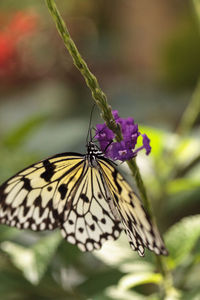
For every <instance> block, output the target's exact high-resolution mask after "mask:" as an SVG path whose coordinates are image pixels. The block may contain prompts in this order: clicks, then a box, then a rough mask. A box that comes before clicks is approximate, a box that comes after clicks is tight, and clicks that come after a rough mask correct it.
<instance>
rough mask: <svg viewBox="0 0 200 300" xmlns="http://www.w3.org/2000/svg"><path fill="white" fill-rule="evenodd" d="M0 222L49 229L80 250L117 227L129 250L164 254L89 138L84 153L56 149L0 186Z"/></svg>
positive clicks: (94, 244) (148, 224) (112, 168)
mask: <svg viewBox="0 0 200 300" xmlns="http://www.w3.org/2000/svg"><path fill="white" fill-rule="evenodd" d="M0 223H2V224H7V225H9V226H14V227H17V228H19V229H32V230H37V231H41V230H47V229H48V230H53V229H55V228H60V230H61V233H62V235H63V237H64V238H65V239H66V240H67V241H68V242H70V243H72V244H76V245H77V246H78V247H79V248H80V249H81V250H82V251H92V250H95V249H99V248H100V247H101V246H102V244H103V243H104V242H105V241H106V240H115V239H117V238H118V237H119V235H120V233H121V231H122V230H124V231H125V232H126V234H127V236H128V239H129V243H130V245H131V247H132V248H133V250H136V251H138V253H139V255H141V256H143V255H144V248H145V247H146V248H148V249H150V250H152V251H154V252H155V253H156V254H164V255H165V254H167V250H166V249H165V246H164V243H163V241H162V239H161V237H160V235H159V232H158V230H157V227H156V226H155V225H154V224H153V223H152V222H151V221H150V219H149V217H148V215H147V214H146V212H145V210H144V208H143V206H142V204H141V202H140V200H139V199H138V197H137V196H136V194H135V193H134V191H133V190H132V188H131V187H130V186H129V184H128V183H127V182H126V181H125V179H124V178H123V176H122V175H121V174H120V173H119V172H118V170H117V169H116V167H115V165H114V164H113V163H112V162H111V161H110V160H109V159H107V158H106V157H105V156H104V154H103V153H102V152H101V150H100V149H99V148H98V147H97V146H96V145H95V144H94V143H92V142H89V143H88V144H87V152H86V154H85V155H83V154H78V153H62V154H58V155H55V156H53V157H50V158H48V159H45V160H43V161H41V162H38V163H36V164H33V165H31V166H30V167H28V168H26V169H24V170H22V171H20V172H19V173H17V174H16V175H15V176H13V177H11V178H10V179H8V180H7V181H6V182H5V183H4V184H3V185H2V186H1V187H0Z"/></svg>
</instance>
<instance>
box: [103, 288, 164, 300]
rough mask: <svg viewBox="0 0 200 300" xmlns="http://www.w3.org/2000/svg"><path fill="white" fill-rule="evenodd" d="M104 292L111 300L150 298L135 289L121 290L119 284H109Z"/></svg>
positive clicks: (142, 299) (141, 299) (143, 299)
mask: <svg viewBox="0 0 200 300" xmlns="http://www.w3.org/2000/svg"><path fill="white" fill-rule="evenodd" d="M105 294H106V295H108V296H109V299H112V300H145V299H148V300H150V298H149V297H148V298H147V297H145V296H144V295H142V294H139V293H137V292H136V291H130V290H122V289H120V287H119V286H110V287H109V288H107V289H106V290H105ZM155 299H158V298H154V300H155ZM99 300H101V299H99Z"/></svg>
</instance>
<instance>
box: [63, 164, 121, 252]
mask: <svg viewBox="0 0 200 300" xmlns="http://www.w3.org/2000/svg"><path fill="white" fill-rule="evenodd" d="M110 201H111V199H110V196H109V194H108V191H107V188H106V186H105V184H104V180H103V179H102V175H101V173H100V172H99V170H98V169H96V168H94V167H90V166H89V164H88V161H87V160H86V161H85V166H84V174H83V176H82V178H81V180H80V183H79V184H78V187H77V189H76V191H75V193H74V196H73V200H72V204H71V207H70V209H69V210H66V211H65V217H64V218H65V220H66V221H65V222H64V223H63V224H62V230H61V232H62V234H63V236H64V237H65V238H66V240H67V241H69V242H70V243H72V244H76V245H77V246H78V247H79V248H80V249H81V250H82V251H93V250H95V249H99V248H100V247H101V246H102V244H103V243H104V242H105V241H106V240H115V239H117V238H118V237H119V235H120V232H121V224H120V223H121V222H120V220H117V219H116V217H115V216H114V215H113V213H112V211H111V208H110V205H109V203H110Z"/></svg>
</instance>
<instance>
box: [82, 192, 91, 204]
mask: <svg viewBox="0 0 200 300" xmlns="http://www.w3.org/2000/svg"><path fill="white" fill-rule="evenodd" d="M80 198H81V199H82V200H83V201H84V202H86V203H88V202H89V199H88V197H87V196H86V195H85V194H81V195H80Z"/></svg>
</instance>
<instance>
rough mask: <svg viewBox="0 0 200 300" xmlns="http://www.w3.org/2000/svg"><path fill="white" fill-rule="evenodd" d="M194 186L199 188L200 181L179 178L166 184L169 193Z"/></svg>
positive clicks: (193, 187)
mask: <svg viewBox="0 0 200 300" xmlns="http://www.w3.org/2000/svg"><path fill="white" fill-rule="evenodd" d="M195 188H200V181H199V180H194V179H191V178H179V179H176V180H173V181H171V182H169V183H168V184H167V192H168V193H169V194H175V193H179V192H182V191H187V190H191V189H195Z"/></svg>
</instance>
